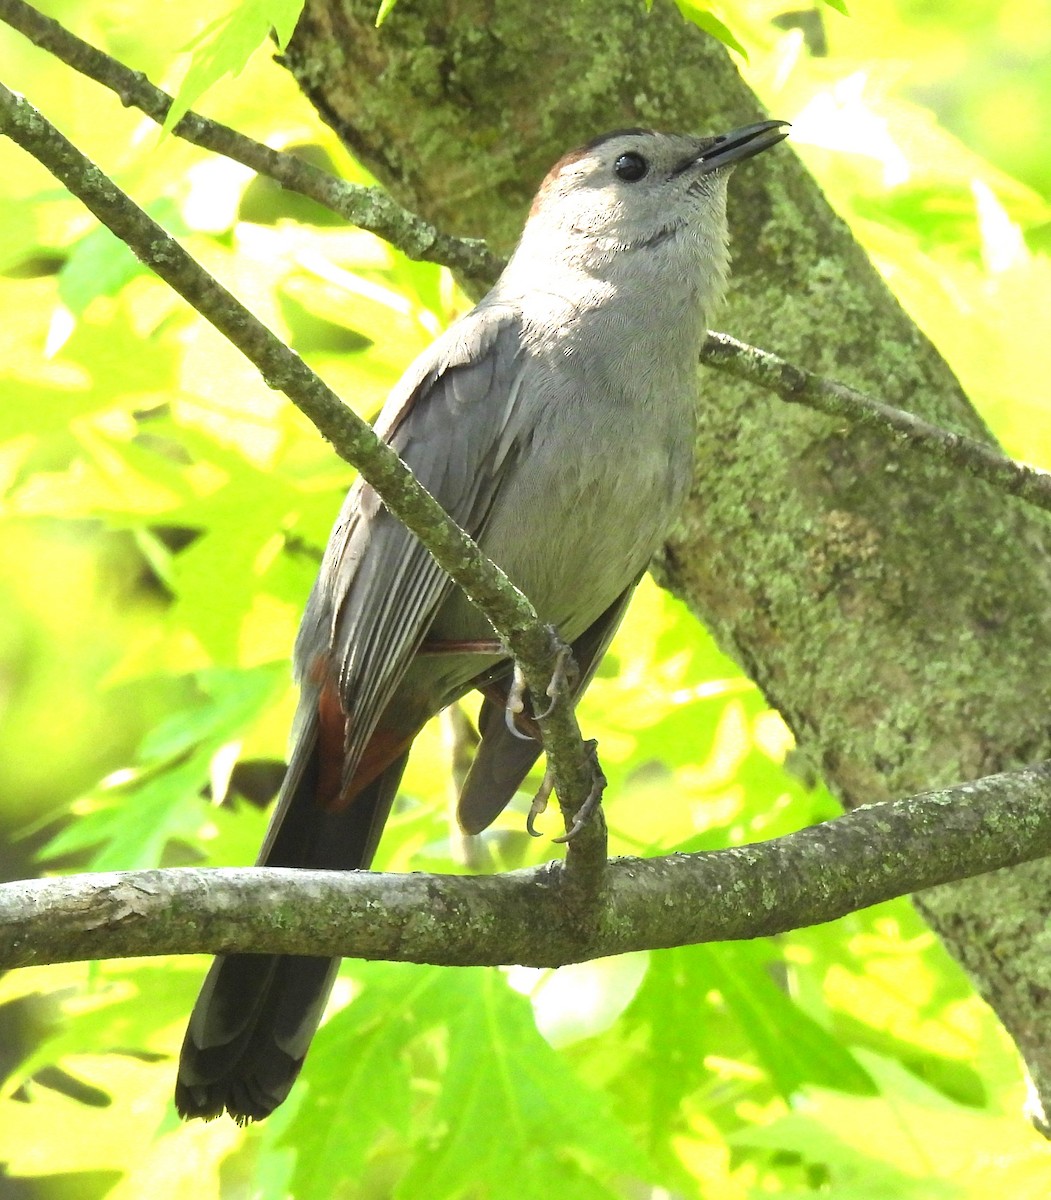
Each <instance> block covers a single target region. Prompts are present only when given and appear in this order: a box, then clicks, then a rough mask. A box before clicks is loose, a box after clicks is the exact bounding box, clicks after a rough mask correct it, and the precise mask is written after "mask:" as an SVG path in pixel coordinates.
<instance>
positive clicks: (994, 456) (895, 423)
mask: <svg viewBox="0 0 1051 1200" xmlns="http://www.w3.org/2000/svg"><path fill="white" fill-rule="evenodd" d="M701 362H703V363H704V364H705V365H706V366H709V367H716V368H717V369H719V370H722V371H726V372H727V373H728V374H730V375H733V376H735V377H736V378H737V379H747V380H748V381H749V382H750V383H756V384H758V385H759V386H760V387H763V388H766V389H767V390H768V391H772V392H776V393H777V395H778V396H780V397H781V399H782V400H786V401H788V403H790V404H803V405H805V406H806V407H807V408H813V409H816V410H817V411H818V412H823V413H827V414H828V415H829V416H831V417H842V418H844V420H847V421H850V422H851V424H854V425H865V426H867V427H868V428H870V429H876V430H879V432H880V433H883V434H885V435H886V436H887V437H891V438H895V439H897V440H898V441H900V442H902V443H903V444H905V445H907V446H909V447H910V448H912V449H913V450H919V451H920V452H921V453H923V454H928V455H930V456H931V457H933V458H938V459H941V461H942V462H947V463H950V464H952V465H953V466H955V467H961V468H963V469H964V470H965V471H968V472H969V473H970V474H971V475H974V476H975V477H976V478H978V479H984V480H985V481H986V482H987V483H991V484H993V485H994V486H995V487H996V488H998V489H999V490H1000V491H1002V492H1006V493H1007V494H1008V495H1009V496H1017V497H1018V498H1019V499H1020V500H1024V501H1025V502H1026V503H1027V504H1032V505H1034V506H1035V507H1036V508H1042V509H1045V510H1046V511H1048V512H1051V473H1049V472H1047V471H1041V470H1040V469H1039V468H1038V467H1031V466H1028V465H1027V464H1025V463H1020V462H1016V461H1015V460H1014V459H1013V458H1008V457H1006V455H1004V454H1001V453H1000V452H999V451H998V450H996V449H995V448H994V447H993V446H990V445H987V444H986V443H985V442H980V441H979V440H978V439H977V438H973V437H968V436H967V435H966V434H963V433H953V432H951V431H950V430H948V429H942V428H940V427H939V426H937V425H932V424H931V423H930V422H929V421H924V420H923V419H922V418H921V417H915V416H913V415H912V413H908V412H904V411H903V410H902V409H900V408H892V407H891V406H890V405H889V404H883V403H882V402H881V401H879V400H874V399H873V398H872V397H871V396H866V395H865V394H864V393H863V392H859V391H857V390H855V389H854V388H852V387H848V386H847V385H846V384H845V383H837V382H836V381H835V380H833V379H826V378H824V377H823V376H821V375H815V374H814V373H813V372H812V371H806V370H804V369H803V368H802V367H797V366H795V365H794V364H792V363H790V362H786V361H785V359H783V358H779V357H778V356H777V355H776V354H771V353H770V352H769V351H767V350H759V349H757V348H756V347H755V346H749V345H747V344H746V343H744V342H739V341H738V340H737V339H736V338H732V337H730V336H729V335H727V334H725V333H709V334H708V340H707V342H706V343H705V346H704V348H703V350H702V351H701Z"/></svg>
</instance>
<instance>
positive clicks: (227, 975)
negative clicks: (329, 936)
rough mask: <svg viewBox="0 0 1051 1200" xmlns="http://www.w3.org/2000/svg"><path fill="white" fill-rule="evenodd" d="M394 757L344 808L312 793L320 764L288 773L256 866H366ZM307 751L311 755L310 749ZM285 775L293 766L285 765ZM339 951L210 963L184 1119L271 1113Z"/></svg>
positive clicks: (185, 1061) (189, 1042)
mask: <svg viewBox="0 0 1051 1200" xmlns="http://www.w3.org/2000/svg"><path fill="white" fill-rule="evenodd" d="M406 757H407V754H405V755H402V756H401V757H400V758H399V759H398V760H397V761H396V762H393V763H392V764H391V765H390V766H389V767H388V768H387V769H386V770H385V771H384V772H383V774H382V775H380V776H379V777H378V778H377V779H375V780H374V781H373V782H372V783H370V784H369V785H368V786H367V787H366V788H365V789H364V790H363V791H362V792H361V793H360V794H359V795H358V796H356V797H355V799H354V801H353V802H352V803H351V804H350V805H349V807H347V808H346V809H344V810H342V811H341V812H335V813H331V812H326V811H324V810H322V809H320V808H318V807H317V805H316V803H315V802H314V796H315V794H316V765H315V764H314V763H313V762H312V761H310V759H308V760H307V762H306V763H305V764H304V766H303V769H301V770H300V771H298V772H297V774H298V775H299V778H298V779H297V780H292V779H290V780H289V786H291V787H294V789H295V791H294V794H292V795H291V796H288V797H282V800H281V802H280V804H279V807H278V809H277V812H276V814H275V821H277V825H276V827H275V828H273V829H272V830H271V833H270V835H269V836H268V838H267V842H266V848H265V857H264V859H263V861H262V862H261V863H260V865H266V866H296V867H314V868H332V869H339V870H358V869H364V868H366V867H368V865H369V864H370V863H371V861H372V856H373V854H374V853H375V851H376V843H377V842H378V841H379V835H380V831H381V830H382V828H383V823H384V821H385V820H386V818H387V814H388V813H389V812H390V807H391V805H392V803H393V802H394V797H395V795H396V793H397V790H398V784H399V783H400V781H401V776H402V772H403V771H404V769H405V760H406ZM311 758H312V756H311ZM290 775H291V769H290ZM338 968H339V959H338V958H337V959H327V958H307V957H299V956H293V955H267V954H230V955H225V956H220V957H219V958H217V959H216V960H215V962H214V963H213V964H212V968H211V970H210V971H209V972H208V976H207V978H206V979H205V982H204V986H203V987H202V988H201V994H200V995H199V996H198V998H197V1003H196V1005H195V1006H194V1010H193V1014H192V1016H191V1017H190V1024H189V1027H188V1028H187V1030H186V1038H185V1040H184V1041H183V1047H182V1055H181V1057H180V1060H179V1077H178V1081H177V1083H176V1086H175V1106H176V1108H177V1109H178V1111H179V1115H180V1116H182V1117H185V1118H191V1117H204V1118H206V1119H209V1118H211V1117H217V1116H219V1115H221V1113H222V1112H223V1111H224V1109H225V1111H227V1112H228V1113H229V1114H230V1115H231V1116H232V1117H233V1118H234V1119H235V1120H237V1121H238V1122H240V1123H244V1122H246V1121H258V1120H260V1119H262V1118H263V1117H266V1116H268V1115H269V1114H270V1113H271V1112H273V1110H274V1109H275V1108H276V1107H277V1106H278V1105H279V1104H280V1103H281V1102H282V1101H283V1100H284V1099H285V1097H286V1096H287V1095H288V1093H289V1091H290V1089H291V1087H292V1084H293V1083H294V1082H295V1080H296V1076H297V1075H298V1074H299V1070H300V1068H301V1067H302V1065H303V1059H304V1058H305V1057H306V1053H307V1049H308V1047H309V1046H310V1041H311V1039H312V1038H313V1036H314V1033H315V1031H316V1030H317V1027H318V1024H319V1023H320V1021H321V1017H322V1014H323V1012H324V1010H325V1003H326V1001H327V1000H328V994H329V992H330V991H331V989H332V984H333V981H334V980H335V977H336V972H337V970H338Z"/></svg>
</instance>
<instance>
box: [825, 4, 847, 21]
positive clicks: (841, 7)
mask: <svg viewBox="0 0 1051 1200" xmlns="http://www.w3.org/2000/svg"><path fill="white" fill-rule="evenodd" d="M825 3H826V4H827V5H828V6H829V8H834V9H835V10H836V12H839V13H842V14H843V15H844V16H845V17H849V16H850V13H849V12H848V11H847V0H825Z"/></svg>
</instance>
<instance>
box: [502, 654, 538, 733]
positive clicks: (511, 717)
mask: <svg viewBox="0 0 1051 1200" xmlns="http://www.w3.org/2000/svg"><path fill="white" fill-rule="evenodd" d="M525 694H526V681H525V675H524V674H523V673H522V668H521V667H520V666H519V665H518V663H515V667H514V671H513V673H512V675H511V686H510V687H509V688H508V689H507V701H506V703H505V704H504V724H505V725H506V726H507V732H508V733H509V734H511V736H512V737H516V738H518V739H519V740H520V741H523V742H533V741H536V738H534V737H532V736H531V735H530V734H528V733H523V731H522V730H521V729H520V728H519V724H518V721H519V718H520V717H523V716H524V714H525Z"/></svg>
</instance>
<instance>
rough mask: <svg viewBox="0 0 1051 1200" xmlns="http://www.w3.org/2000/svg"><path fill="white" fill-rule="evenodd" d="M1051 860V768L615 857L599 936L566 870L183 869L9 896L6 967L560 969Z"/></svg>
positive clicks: (819, 918)
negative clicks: (733, 842) (171, 960)
mask: <svg viewBox="0 0 1051 1200" xmlns="http://www.w3.org/2000/svg"><path fill="white" fill-rule="evenodd" d="M670 802H672V798H670V797H669V803H670ZM1049 853H1051V764H1049V763H1043V764H1040V765H1039V766H1035V767H1031V768H1028V769H1026V770H1021V771H1017V772H1012V773H1010V774H1002V775H991V776H988V777H986V778H985V779H980V780H977V781H975V782H973V783H965V784H960V785H958V786H956V787H952V788H946V789H944V790H943V791H937V792H927V793H924V794H922V795H918V796H912V797H909V798H908V799H905V800H898V801H893V802H889V803H886V804H876V805H872V806H870V807H867V808H859V809H855V811H854V812H852V813H848V814H847V815H845V816H842V817H837V818H836V819H834V820H832V821H827V822H825V823H824V824H821V825H815V826H812V827H811V828H809V829H803V830H800V831H799V832H797V833H792V834H788V835H787V836H785V837H781V838H776V839H774V840H772V841H768V842H761V843H758V844H756V845H752V846H741V847H737V848H734V849H730V850H720V851H716V852H713V853H707V854H676V855H671V856H668V857H663V858H652V859H637V858H623V859H614V860H613V861H612V862H611V863H610V864H609V866H608V868H607V871H606V879H605V884H604V887H603V889H602V891H601V892H600V893H599V894H598V896H597V898H596V903H595V914H594V916H595V919H594V920H593V921H592V920H587V921H582V920H581V915H582V914H581V913H579V912H578V911H577V910H576V909H575V908H574V907H573V906H571V905H567V904H566V903H565V902H564V899H565V898H564V895H563V890H562V888H561V887H560V886H558V885H559V884H560V883H561V882H562V881H563V880H564V879H565V876H566V868H565V865H564V864H562V863H559V862H555V863H548V864H545V865H544V866H542V867H538V868H534V869H532V870H526V871H510V872H506V873H504V874H500V875H491V876H473V877H468V878H465V877H463V876H455V875H427V874H420V873H413V874H411V875H395V874H382V873H375V874H374V873H372V872H366V871H354V872H336V871H303V870H283V869H279V868H273V867H266V868H245V869H234V870H231V869H223V870H199V869H194V868H186V867H177V868H173V869H170V870H158V871H129V872H123V873H98V874H93V875H73V876H68V877H65V878H57V879H36V880H29V881H26V882H19V883H9V884H5V885H3V886H0V969H7V968H10V967H22V966H30V965H42V964H46V963H55V962H70V961H80V960H85V959H93V958H123V957H127V956H130V955H156V954H190V953H209V954H212V953H216V952H222V953H233V952H248V953H271V954H272V953H281V954H316V955H323V956H325V957H328V956H330V955H346V956H349V957H353V958H371V959H395V960H401V961H408V962H426V963H440V964H449V965H459V966H467V965H495V964H503V963H521V964H524V965H529V966H538V967H542V966H561V965H563V964H565V963H569V962H580V961H582V960H585V959H589V958H597V957H599V956H601V955H608V954H621V953H624V952H626V951H630V950H645V949H655V948H658V947H665V946H683V945H691V944H694V943H697V942H711V941H721V940H730V939H739V938H754V937H763V936H769V935H771V934H776V933H782V932H785V931H787V930H790V929H799V928H802V927H805V926H808V925H814V924H817V923H820V922H824V921H831V920H835V919H836V918H837V917H841V916H844V915H845V914H846V913H850V912H856V911H857V910H859V909H862V908H866V907H868V906H869V905H872V904H876V903H879V902H881V901H884V900H890V899H892V898H894V897H896V896H902V895H906V894H908V893H912V892H917V891H921V890H922V889H925V888H929V887H933V886H935V885H937V884H942V883H948V882H950V881H953V880H957V879H964V878H968V877H969V876H971V875H976V874H980V873H984V872H986V871H992V870H996V869H998V868H1001V867H1012V866H1018V865H1019V864H1021V863H1024V862H1030V861H1032V860H1033V859H1036V858H1041V857H1043V856H1045V855H1047V854H1049ZM588 916H590V914H588Z"/></svg>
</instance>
